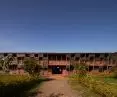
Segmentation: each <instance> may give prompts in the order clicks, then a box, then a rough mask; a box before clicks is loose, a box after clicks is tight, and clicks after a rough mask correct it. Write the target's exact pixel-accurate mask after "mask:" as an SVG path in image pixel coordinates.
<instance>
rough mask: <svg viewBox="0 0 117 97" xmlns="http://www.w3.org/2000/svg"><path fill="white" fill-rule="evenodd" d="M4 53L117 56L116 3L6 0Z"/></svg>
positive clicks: (0, 6)
mask: <svg viewBox="0 0 117 97" xmlns="http://www.w3.org/2000/svg"><path fill="white" fill-rule="evenodd" d="M0 13H1V15H0V36H1V37H0V52H59V53H61V52H63V53H64V52H66V53H67V52H73V53H74V52H94V53H96V52H99V53H100V52H117V1H116V0H106V1H102V0H98V1H96V0H88V1H87V0H79V1H78V0H72V1H71V0H59V1H55V0H50V1H48V0H43V1H41V0H35V1H33V0H17V1H15V0H10V1H9V0H4V1H1V3H0Z"/></svg>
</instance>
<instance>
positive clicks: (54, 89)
mask: <svg viewBox="0 0 117 97" xmlns="http://www.w3.org/2000/svg"><path fill="white" fill-rule="evenodd" d="M37 97H81V96H79V95H78V93H77V92H76V91H74V90H72V89H71V87H70V86H69V84H68V82H67V78H62V77H56V79H54V80H50V81H46V82H44V83H43V84H42V85H41V87H40V89H39V94H38V95H37Z"/></svg>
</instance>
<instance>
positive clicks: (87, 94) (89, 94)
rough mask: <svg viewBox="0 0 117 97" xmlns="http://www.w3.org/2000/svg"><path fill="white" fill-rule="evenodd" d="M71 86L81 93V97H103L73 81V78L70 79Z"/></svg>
mask: <svg viewBox="0 0 117 97" xmlns="http://www.w3.org/2000/svg"><path fill="white" fill-rule="evenodd" d="M69 84H70V86H71V88H72V89H74V90H76V91H78V93H80V95H81V97H101V96H100V95H99V94H96V93H94V92H93V91H92V90H90V89H89V88H87V87H85V86H83V85H81V84H79V83H78V81H77V80H73V79H72V78H69Z"/></svg>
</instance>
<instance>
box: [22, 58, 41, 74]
mask: <svg viewBox="0 0 117 97" xmlns="http://www.w3.org/2000/svg"><path fill="white" fill-rule="evenodd" d="M40 69H41V66H40V65H39V64H38V63H37V60H35V59H34V58H26V59H25V60H24V70H25V71H27V72H28V73H29V74H31V75H37V74H39V73H40Z"/></svg>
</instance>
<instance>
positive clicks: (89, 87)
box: [70, 75, 117, 97]
mask: <svg viewBox="0 0 117 97" xmlns="http://www.w3.org/2000/svg"><path fill="white" fill-rule="evenodd" d="M70 79H71V80H72V81H73V82H72V83H75V85H73V84H72V85H73V86H75V87H77V88H79V89H77V90H78V91H80V90H81V88H82V87H83V95H85V96H84V97H88V95H90V96H89V97H97V96H92V92H93V95H94V94H95V93H96V94H99V95H101V96H102V97H117V92H116V90H117V83H116V82H117V79H116V78H113V76H110V75H109V76H108V75H88V76H86V77H78V75H73V76H71V78H70ZM75 81H76V82H75ZM87 92H88V93H87ZM94 92H95V93H94ZM101 96H98V97H101Z"/></svg>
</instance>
